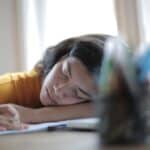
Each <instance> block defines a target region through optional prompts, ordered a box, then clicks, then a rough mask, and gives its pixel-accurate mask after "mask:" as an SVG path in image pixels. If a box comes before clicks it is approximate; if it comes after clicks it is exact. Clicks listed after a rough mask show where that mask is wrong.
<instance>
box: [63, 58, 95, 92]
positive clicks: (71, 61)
mask: <svg viewBox="0 0 150 150" xmlns="http://www.w3.org/2000/svg"><path fill="white" fill-rule="evenodd" d="M63 63H64V65H66V66H68V67H70V71H71V79H72V82H73V83H74V84H76V85H77V86H79V87H81V88H83V89H85V90H86V91H88V92H89V93H91V94H92V93H93V92H94V93H95V92H96V89H97V86H96V83H95V80H94V77H93V76H92V74H91V73H90V72H89V71H88V69H87V68H86V66H85V65H84V64H83V63H82V62H81V61H80V60H79V59H78V58H76V57H68V58H66V59H65V60H64V62H63Z"/></svg>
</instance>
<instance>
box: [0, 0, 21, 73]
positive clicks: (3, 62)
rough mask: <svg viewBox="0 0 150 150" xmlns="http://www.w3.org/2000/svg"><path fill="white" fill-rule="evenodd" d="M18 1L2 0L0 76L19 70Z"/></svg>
mask: <svg viewBox="0 0 150 150" xmlns="http://www.w3.org/2000/svg"><path fill="white" fill-rule="evenodd" d="M16 29H17V24H16V1H15V0H0V74H2V73H5V72H11V71H17V70H19V65H18V64H17V62H18V58H19V57H18V56H17V55H18V53H17V30H16Z"/></svg>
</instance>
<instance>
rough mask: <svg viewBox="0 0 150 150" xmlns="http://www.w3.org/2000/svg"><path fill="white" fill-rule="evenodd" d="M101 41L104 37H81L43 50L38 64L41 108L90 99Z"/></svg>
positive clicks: (99, 58)
mask: <svg viewBox="0 0 150 150" xmlns="http://www.w3.org/2000/svg"><path fill="white" fill-rule="evenodd" d="M105 39H106V38H104V36H97V37H96V36H94V35H93V36H92V35H91V36H90V35H88V36H81V37H77V38H72V39H68V40H65V41H63V42H61V43H59V44H58V45H56V46H54V47H52V48H49V49H48V50H47V51H46V53H45V55H44V58H43V60H42V61H41V65H42V66H43V70H42V76H43V80H42V87H41V92H40V101H41V103H42V104H43V105H44V106H50V105H69V104H77V103H82V102H86V101H91V100H92V95H93V94H95V92H96V91H97V86H96V78H97V76H98V74H99V73H100V66H101V60H102V57H103V49H104V41H105ZM52 53H53V55H52Z"/></svg>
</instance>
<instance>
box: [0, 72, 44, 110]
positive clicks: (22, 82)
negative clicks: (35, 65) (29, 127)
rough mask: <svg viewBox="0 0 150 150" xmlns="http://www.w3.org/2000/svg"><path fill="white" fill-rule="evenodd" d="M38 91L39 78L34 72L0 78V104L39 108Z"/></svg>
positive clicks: (39, 86)
mask: <svg viewBox="0 0 150 150" xmlns="http://www.w3.org/2000/svg"><path fill="white" fill-rule="evenodd" d="M40 90H41V78H40V76H39V74H38V73H37V72H36V71H35V70H32V71H30V72H18V73H9V74H4V75H2V76H0V104H7V103H13V104H18V105H22V106H26V107H33V108H34V107H40V106H42V104H41V103H40Z"/></svg>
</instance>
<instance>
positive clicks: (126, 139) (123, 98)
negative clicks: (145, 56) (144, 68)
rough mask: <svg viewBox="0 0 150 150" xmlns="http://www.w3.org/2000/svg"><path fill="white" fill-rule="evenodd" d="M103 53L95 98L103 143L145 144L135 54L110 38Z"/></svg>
mask: <svg viewBox="0 0 150 150" xmlns="http://www.w3.org/2000/svg"><path fill="white" fill-rule="evenodd" d="M104 53H105V54H104V58H103V63H102V66H101V73H100V77H99V80H98V87H99V94H98V96H97V98H96V103H97V113H98V117H99V118H100V124H99V135H100V143H102V144H135V143H144V142H145V139H146V131H145V127H146V120H145V118H144V116H143V114H142V99H143V91H142V89H141V88H140V86H139V83H138V80H137V74H136V67H135V65H134V62H133V59H132V51H131V50H130V49H129V48H128V46H127V45H126V44H125V43H124V42H123V41H122V40H120V39H116V38H111V39H109V40H108V41H107V42H106V46H105V50H104Z"/></svg>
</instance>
